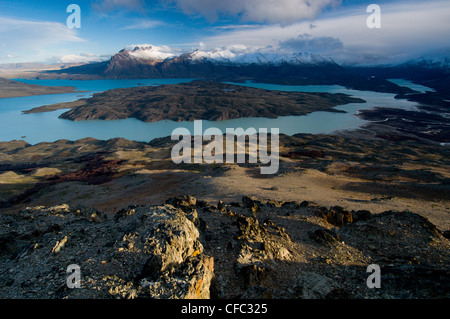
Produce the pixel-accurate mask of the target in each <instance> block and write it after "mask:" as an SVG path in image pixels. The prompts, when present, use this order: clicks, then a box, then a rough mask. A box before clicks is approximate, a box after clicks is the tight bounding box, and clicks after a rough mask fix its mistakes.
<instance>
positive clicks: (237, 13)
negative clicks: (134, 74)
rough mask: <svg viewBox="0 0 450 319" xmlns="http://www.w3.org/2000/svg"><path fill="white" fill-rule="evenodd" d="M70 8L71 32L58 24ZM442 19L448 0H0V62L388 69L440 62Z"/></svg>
mask: <svg viewBox="0 0 450 319" xmlns="http://www.w3.org/2000/svg"><path fill="white" fill-rule="evenodd" d="M72 3H74V4H77V5H79V6H80V8H81V28H79V29H70V28H68V27H67V25H66V20H67V17H68V16H69V15H70V13H67V12H66V8H67V6H68V5H69V4H72ZM308 3H309V5H308ZM371 3H375V4H378V5H379V6H380V8H381V28H380V29H369V28H368V27H367V25H366V19H367V17H368V16H369V15H370V13H367V12H366V8H367V6H368V5H369V4H371ZM449 13H450V1H448V0H431V1H426V2H420V1H384V0H383V1H374V0H372V1H361V0H358V1H348V0H342V1H339V0H313V1H308V0H276V1H275V0H127V1H125V0H92V1H91V0H69V1H65V0H53V1H38V0H15V1H3V0H2V1H0V63H16V62H48V63H50V62H77V61H89V60H100V59H105V58H108V57H109V56H110V55H111V54H114V53H116V52H118V51H119V50H121V49H123V48H125V47H128V46H131V45H135V44H152V45H157V46H168V47H170V49H168V48H166V49H167V50H173V51H174V52H182V51H188V50H192V49H195V48H200V49H202V50H214V49H224V48H228V49H231V50H237V51H241V52H256V51H261V52H281V51H283V52H284V51H312V52H314V53H318V54H321V55H324V56H330V57H333V58H335V60H337V61H338V62H341V63H363V64H364V63H393V62H397V61H403V60H407V59H410V58H417V57H420V56H422V55H446V54H448V52H449V51H448V48H450V36H449V35H448V31H449V30H450V19H448V16H449Z"/></svg>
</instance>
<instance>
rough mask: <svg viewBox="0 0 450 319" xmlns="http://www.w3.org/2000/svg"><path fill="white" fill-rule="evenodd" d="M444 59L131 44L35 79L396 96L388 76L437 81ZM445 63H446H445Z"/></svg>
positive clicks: (401, 89)
mask: <svg viewBox="0 0 450 319" xmlns="http://www.w3.org/2000/svg"><path fill="white" fill-rule="evenodd" d="M448 64H449V59H448V58H445V59H442V60H436V59H435V60H429V59H425V58H423V59H417V60H413V61H410V62H408V63H404V64H402V65H397V66H389V67H388V66H384V67H383V66H378V67H377V66H374V67H346V66H342V65H340V64H338V63H336V62H335V61H334V60H333V59H332V58H325V57H322V56H320V55H318V54H314V53H309V52H296V53H285V52H280V53H267V52H252V53H249V52H247V51H246V50H245V47H242V48H240V47H235V48H229V49H227V48H223V49H216V50H212V51H205V50H202V49H197V50H194V51H191V52H187V53H182V52H176V51H174V50H173V49H172V48H170V47H166V46H153V45H135V46H130V47H129V48H125V49H122V50H121V51H119V52H118V53H116V54H114V55H113V56H112V57H111V58H110V59H109V60H108V61H102V62H93V63H89V64H84V65H80V66H75V67H69V68H65V69H60V70H49V71H47V72H45V73H41V75H40V76H39V78H64V79H144V78H153V79H157V78H197V79H213V80H217V81H232V82H243V81H246V80H252V81H256V82H262V83H273V84H283V85H333V84H336V85H341V86H344V87H347V88H351V89H356V90H369V91H376V92H386V93H395V94H405V93H412V90H410V89H408V88H404V87H400V86H398V85H395V84H393V83H392V82H390V81H388V80H387V79H390V78H406V79H411V80H416V79H420V80H423V79H426V80H431V79H442V78H443V77H445V76H443V73H448V70H449V69H448ZM446 66H447V67H446Z"/></svg>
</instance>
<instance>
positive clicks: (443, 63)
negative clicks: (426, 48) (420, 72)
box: [405, 56, 450, 69]
mask: <svg viewBox="0 0 450 319" xmlns="http://www.w3.org/2000/svg"><path fill="white" fill-rule="evenodd" d="M405 65H406V66H418V67H423V68H440V69H442V68H443V69H449V68H450V58H449V57H448V56H446V57H420V58H418V59H414V60H410V61H408V62H406V63H405Z"/></svg>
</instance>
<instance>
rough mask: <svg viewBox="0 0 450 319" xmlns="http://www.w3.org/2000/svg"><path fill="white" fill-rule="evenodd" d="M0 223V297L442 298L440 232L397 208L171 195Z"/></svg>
mask: <svg viewBox="0 0 450 319" xmlns="http://www.w3.org/2000/svg"><path fill="white" fill-rule="evenodd" d="M0 225H1V227H0V273H1V276H0V297H1V298H162V299H166V298H189V299H192V298H249V299H253V298H306V299H315V298H341V299H348V298H402V299H403V298H442V297H446V298H448V297H450V287H449V286H448V282H449V279H450V266H449V265H450V255H449V253H448V252H449V248H450V241H449V239H448V237H449V234H448V232H444V233H443V232H441V231H440V230H438V229H437V228H436V227H435V226H434V225H433V224H432V223H430V222H429V221H428V220H427V219H426V218H425V217H422V216H419V215H417V214H414V213H411V212H408V211H404V212H396V211H387V212H384V213H381V214H371V213H370V212H369V211H346V210H344V209H342V208H341V207H331V208H327V207H321V206H319V205H317V204H315V203H311V202H306V201H304V202H280V201H273V200H264V201H262V200H258V199H256V198H253V197H247V196H244V197H243V198H242V203H238V202H231V203H224V202H222V201H219V202H218V203H217V205H211V204H208V203H207V202H205V201H200V200H197V199H196V198H194V197H191V196H178V197H174V198H171V199H169V200H167V201H166V203H165V204H164V205H156V206H148V207H144V206H130V207H128V208H127V209H123V210H120V211H119V212H117V213H116V214H114V215H106V214H104V213H102V212H100V211H96V210H94V209H88V208H83V207H69V206H68V205H60V206H54V207H42V206H41V207H29V208H26V209H24V210H22V211H20V212H18V213H15V214H3V215H1V216H0ZM72 264H76V265H78V266H79V267H80V272H81V287H80V288H72V289H70V288H68V286H67V278H68V277H69V276H70V273H67V272H66V270H67V267H68V266H69V265H72ZM369 264H378V265H379V266H380V268H381V288H373V289H369V288H368V287H367V285H366V280H367V278H368V276H369V275H370V274H369V273H367V272H366V270H367V266H368V265H369Z"/></svg>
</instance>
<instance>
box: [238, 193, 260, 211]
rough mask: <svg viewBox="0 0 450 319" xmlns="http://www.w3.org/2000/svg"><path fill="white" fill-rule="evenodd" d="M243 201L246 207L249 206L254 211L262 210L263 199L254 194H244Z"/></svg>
mask: <svg viewBox="0 0 450 319" xmlns="http://www.w3.org/2000/svg"><path fill="white" fill-rule="evenodd" d="M242 203H243V204H244V207H245V208H248V209H249V210H250V211H252V212H253V213H256V212H259V211H260V210H261V207H260V206H261V201H260V200H258V199H256V198H255V197H253V196H243V197H242Z"/></svg>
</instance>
